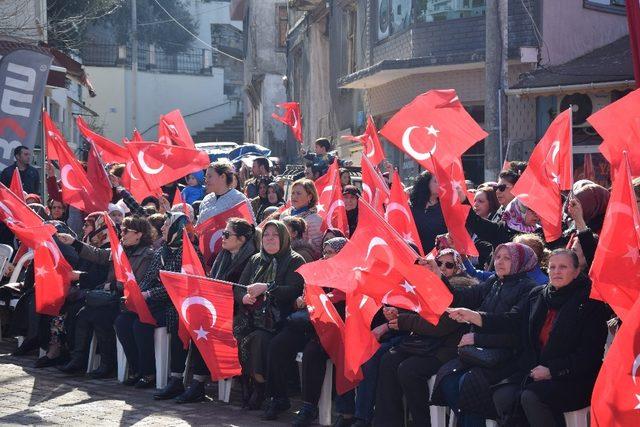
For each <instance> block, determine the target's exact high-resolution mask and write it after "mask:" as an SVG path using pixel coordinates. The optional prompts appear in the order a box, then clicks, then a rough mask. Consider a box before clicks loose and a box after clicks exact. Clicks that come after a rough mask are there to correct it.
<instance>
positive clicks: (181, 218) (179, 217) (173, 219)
mask: <svg viewBox="0 0 640 427" xmlns="http://www.w3.org/2000/svg"><path fill="white" fill-rule="evenodd" d="M167 219H168V220H169V232H168V233H167V241H166V242H165V245H166V246H168V247H170V248H172V249H176V248H180V247H182V230H183V229H184V228H185V226H186V225H187V223H188V222H189V218H187V216H186V215H185V214H184V212H167Z"/></svg>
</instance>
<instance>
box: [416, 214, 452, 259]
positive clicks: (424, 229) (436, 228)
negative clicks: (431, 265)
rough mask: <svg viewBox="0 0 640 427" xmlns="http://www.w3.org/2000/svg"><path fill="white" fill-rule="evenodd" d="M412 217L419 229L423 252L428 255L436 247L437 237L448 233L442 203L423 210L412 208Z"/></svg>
mask: <svg viewBox="0 0 640 427" xmlns="http://www.w3.org/2000/svg"><path fill="white" fill-rule="evenodd" d="M411 215H413V220H414V221H415V223H416V228H417V229H418V235H419V236H420V243H421V244H422V250H424V253H425V254H428V253H429V252H431V250H432V249H433V248H434V247H435V245H436V237H437V236H438V235H440V234H444V233H446V232H447V225H446V224H445V222H444V216H443V215H442V209H441V208H440V203H436V204H435V205H433V206H429V207H428V208H422V209H421V208H419V207H416V206H411Z"/></svg>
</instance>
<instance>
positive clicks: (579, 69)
mask: <svg viewBox="0 0 640 427" xmlns="http://www.w3.org/2000/svg"><path fill="white" fill-rule="evenodd" d="M631 87H635V81H634V77H633V63H632V59H631V47H630V45H629V36H625V37H622V38H620V39H618V40H616V41H615V42H613V43H610V44H608V45H606V46H603V47H600V48H598V49H595V50H593V51H591V52H589V53H587V54H585V55H583V56H580V57H578V58H576V59H573V60H571V61H569V62H566V63H564V64H561V65H556V66H550V67H544V66H542V67H539V68H537V69H535V70H533V71H530V72H527V73H524V74H522V75H521V76H520V79H519V81H518V82H517V83H516V84H515V85H513V86H512V87H510V88H509V89H508V90H506V93H507V95H516V96H520V95H545V94H555V93H575V92H584V91H589V90H592V91H595V90H601V91H602V90H614V89H627V88H631Z"/></svg>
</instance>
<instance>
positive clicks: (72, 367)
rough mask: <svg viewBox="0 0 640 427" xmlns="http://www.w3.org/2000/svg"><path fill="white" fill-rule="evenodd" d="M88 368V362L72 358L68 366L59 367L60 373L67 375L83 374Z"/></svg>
mask: <svg viewBox="0 0 640 427" xmlns="http://www.w3.org/2000/svg"><path fill="white" fill-rule="evenodd" d="M86 368H87V366H86V360H84V361H83V360H82V359H78V358H75V357H74V358H72V359H71V360H70V361H69V363H67V364H66V365H62V366H58V369H59V370H60V372H64V373H65V374H81V373H83V372H84V371H85V369H86Z"/></svg>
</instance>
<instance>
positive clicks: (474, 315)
mask: <svg viewBox="0 0 640 427" xmlns="http://www.w3.org/2000/svg"><path fill="white" fill-rule="evenodd" d="M447 313H449V317H450V318H452V319H453V320H455V321H456V322H458V323H473V324H474V325H477V326H482V316H480V313H478V312H477V311H473V310H469V309H468V308H448V309H447Z"/></svg>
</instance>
